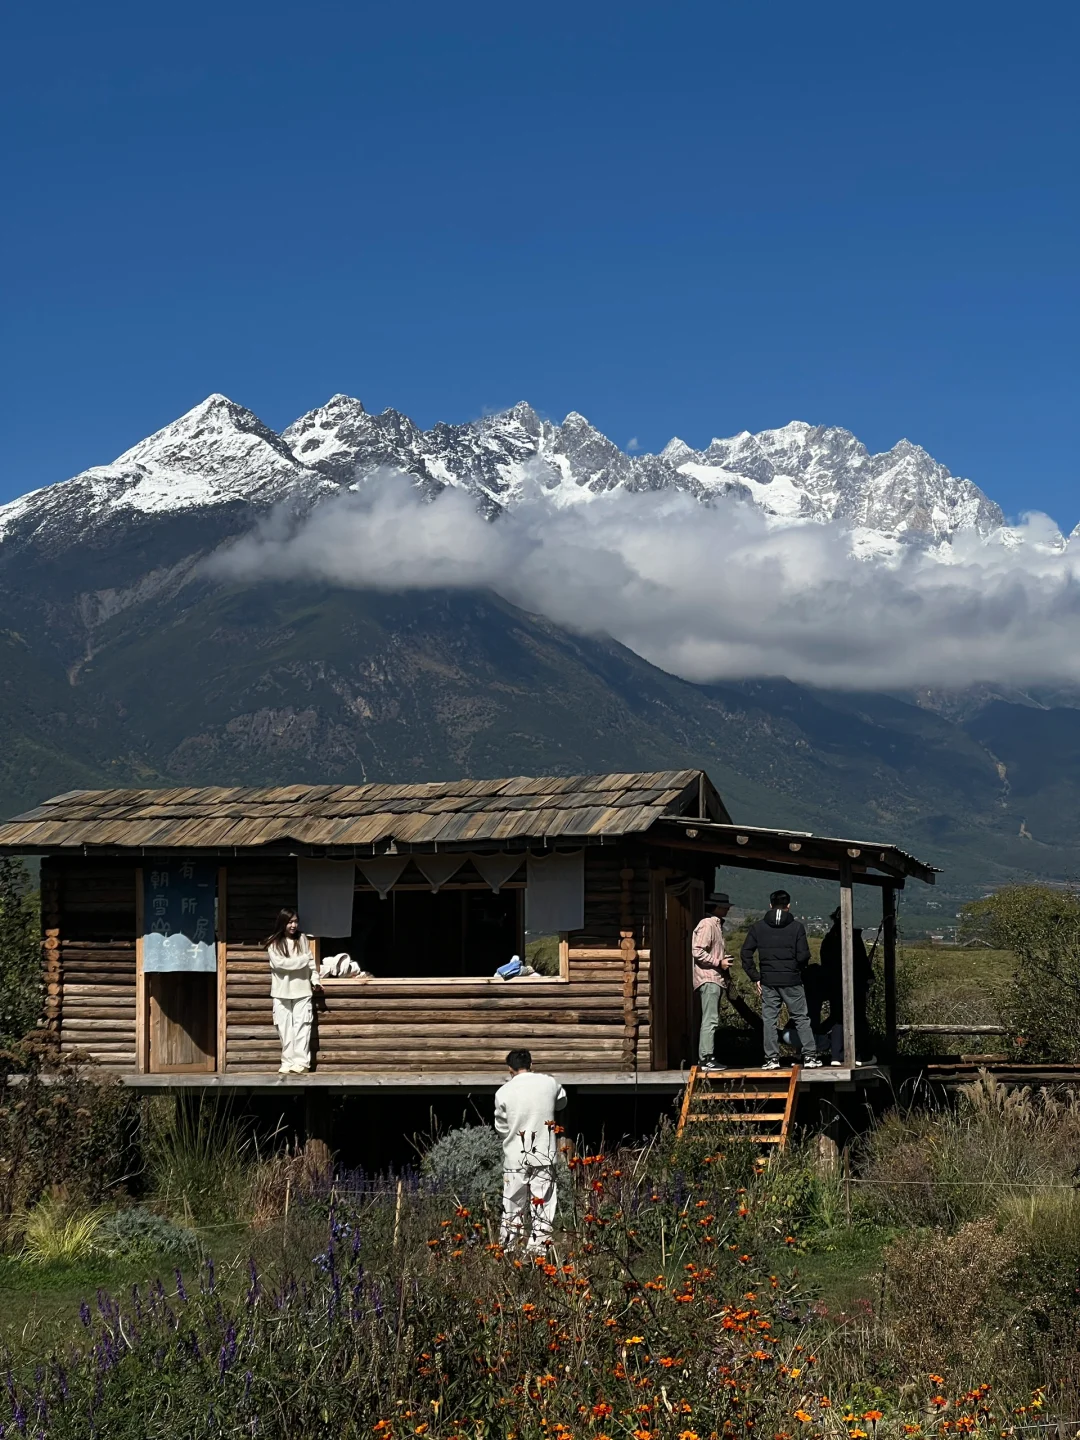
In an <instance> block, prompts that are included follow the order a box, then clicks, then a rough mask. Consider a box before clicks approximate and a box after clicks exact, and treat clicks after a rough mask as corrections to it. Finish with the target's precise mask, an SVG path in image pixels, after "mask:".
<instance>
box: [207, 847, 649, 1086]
mask: <svg viewBox="0 0 1080 1440" xmlns="http://www.w3.org/2000/svg"><path fill="white" fill-rule="evenodd" d="M284 863H285V864H286V865H287V864H288V862H284ZM585 877H586V878H585V925H584V928H583V929H582V930H580V931H574V932H573V933H572V934H571V935H570V936H569V958H568V978H567V979H566V980H559V981H556V980H551V981H547V980H544V981H520V982H517V983H515V982H513V981H510V982H508V983H504V982H502V981H487V980H476V981H472V980H454V981H449V982H447V983H445V984H439V983H438V982H432V981H430V980H424V981H419V980H418V981H415V982H409V981H408V980H385V981H378V980H374V981H372V980H365V981H355V980H339V981H329V982H327V984H326V987H325V1009H324V1010H322V1011H321V1012H320V1013H319V1014H318V1015H317V1019H316V1032H317V1034H316V1042H315V1047H316V1053H315V1063H316V1066H317V1068H318V1069H319V1070H322V1071H326V1072H335V1073H348V1072H363V1071H384V1072H385V1071H387V1070H397V1069H406V1070H420V1069H423V1070H425V1071H479V1070H492V1069H501V1068H502V1066H503V1063H504V1060H505V1056H506V1052H507V1050H509V1049H511V1048H513V1047H515V1046H525V1047H527V1048H528V1049H530V1050H531V1051H532V1052H533V1057H534V1061H535V1063H536V1065H537V1066H538V1067H541V1068H544V1069H551V1070H560V1069H561V1070H580V1071H599V1072H605V1071H606V1072H610V1071H620V1070H627V1069H633V1068H634V1066H635V1064H636V1065H638V1066H640V1067H641V1068H643V1069H648V1068H649V1064H650V1048H651V1042H650V1030H649V998H650V996H649V939H650V935H649V924H650V915H649V903H650V884H649V872H648V866H647V862H646V861H643V860H641V859H640V858H639V859H637V860H636V861H635V860H634V859H628V858H627V857H625V856H620V855H619V854H618V853H617V852H616V850H614V849H612V850H611V851H610V852H608V851H603V852H599V851H597V852H587V853H586V869H585ZM286 878H288V884H287V885H286V884H285V881H286ZM295 884H296V880H295V867H293V868H292V872H291V875H290V876H289V877H286V874H285V871H284V870H282V873H281V875H280V877H274V876H271V875H269V874H268V872H267V869H266V866H265V862H261V863H260V866H259V868H258V869H255V868H253V867H252V866H249V864H248V863H247V862H239V863H234V864H232V865H230V866H229V877H228V945H227V962H226V963H227V971H226V1001H225V1004H226V1056H225V1060H226V1068H227V1070H229V1071H230V1072H243V1071H249V1072H251V1073H252V1074H254V1073H259V1072H261V1073H265V1072H266V1071H268V1070H276V1069H277V1066H278V1063H279V1060H280V1057H281V1051H280V1047H279V1044H278V1038H277V1032H276V1031H275V1029H274V1025H273V1018H272V1013H271V1004H270V979H269V973H268V970H267V964H266V954H265V951H264V950H263V949H262V947H261V945H260V944H259V940H260V939H261V938H262V936H264V935H265V934H266V932H267V930H268V929H269V928H270V926H271V923H272V921H273V918H274V915H275V914H276V912H277V908H278V906H280V905H281V904H283V903H284V904H290V903H295ZM290 887H291V888H290Z"/></svg>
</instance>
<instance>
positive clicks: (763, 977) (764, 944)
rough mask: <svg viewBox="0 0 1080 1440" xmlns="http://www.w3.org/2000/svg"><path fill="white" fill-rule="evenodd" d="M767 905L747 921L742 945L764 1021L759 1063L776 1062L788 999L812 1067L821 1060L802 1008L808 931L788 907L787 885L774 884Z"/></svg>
mask: <svg viewBox="0 0 1080 1440" xmlns="http://www.w3.org/2000/svg"><path fill="white" fill-rule="evenodd" d="M769 906H770V909H769V913H768V914H767V915H765V916H764V917H763V918H762V919H761V920H755V921H754V923H753V925H751V926H750V929H749V931H748V932H747V935H746V939H745V940H744V941H743V947H742V963H743V969H744V970H745V971H746V973H747V975H749V976H750V979H751V980H753V982H754V984H755V985H756V986H757V992H758V994H759V995H760V996H761V1020H762V1023H763V1025H764V1026H765V1063H764V1065H763V1066H762V1067H761V1068H762V1069H763V1070H779V1068H780V1041H779V1036H778V1035H777V1033H776V1032H777V1027H778V1026H779V1024H780V1007H781V1005H786V1006H787V1008H788V1014H789V1015H790V1016H791V1021H792V1024H793V1025H794V1026H795V1029H796V1030H797V1031H798V1035H799V1044H800V1045H801V1046H802V1052H803V1062H802V1063H803V1064H804V1065H805V1066H807V1067H808V1068H809V1069H812V1070H816V1069H818V1068H819V1067H820V1065H821V1061H820V1060H819V1059H818V1058H817V1054H816V1047H815V1044H814V1032H813V1030H812V1029H811V1028H810V1016H809V1015H808V1014H807V1011H806V991H805V990H804V989H803V971H804V970H805V968H806V966H807V964H808V963H809V961H810V946H809V945H808V944H807V940H806V931H805V930H804V929H803V926H802V921H800V920H796V919H795V916H794V915H792V913H791V896H790V895H789V894H788V893H787V891H786V890H774V891H773V893H772V894H771V895H770V896H769ZM755 952H756V953H757V957H758V960H757V963H755V960H754V954H755ZM758 964H760V966H761V969H760V971H759V970H758Z"/></svg>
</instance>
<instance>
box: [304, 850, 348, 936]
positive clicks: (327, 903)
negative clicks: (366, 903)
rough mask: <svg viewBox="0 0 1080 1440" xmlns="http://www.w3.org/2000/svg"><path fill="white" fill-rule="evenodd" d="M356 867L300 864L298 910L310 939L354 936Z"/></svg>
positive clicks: (332, 863)
mask: <svg viewBox="0 0 1080 1440" xmlns="http://www.w3.org/2000/svg"><path fill="white" fill-rule="evenodd" d="M355 889H356V866H355V865H354V864H353V862H352V861H351V860H297V862H296V908H297V911H298V912H299V915H300V927H301V929H302V930H303V931H304V933H305V934H307V935H332V936H333V935H351V934H352V913H353V892H354V890H355Z"/></svg>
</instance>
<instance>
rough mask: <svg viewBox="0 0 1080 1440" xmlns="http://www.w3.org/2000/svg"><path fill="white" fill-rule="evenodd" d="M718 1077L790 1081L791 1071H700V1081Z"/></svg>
mask: <svg viewBox="0 0 1080 1440" xmlns="http://www.w3.org/2000/svg"><path fill="white" fill-rule="evenodd" d="M707 1075H709V1076H711V1075H716V1076H718V1077H719V1078H720V1079H721V1080H779V1079H780V1078H781V1077H783V1078H784V1079H785V1080H790V1078H791V1071H790V1070H699V1071H698V1079H699V1080H701V1079H704V1078H705V1076H707Z"/></svg>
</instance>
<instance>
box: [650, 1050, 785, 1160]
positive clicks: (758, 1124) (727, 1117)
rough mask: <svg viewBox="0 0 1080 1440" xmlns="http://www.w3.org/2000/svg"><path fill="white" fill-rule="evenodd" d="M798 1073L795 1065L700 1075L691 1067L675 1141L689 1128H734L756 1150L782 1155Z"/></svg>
mask: <svg viewBox="0 0 1080 1440" xmlns="http://www.w3.org/2000/svg"><path fill="white" fill-rule="evenodd" d="M800 1074H801V1069H800V1067H799V1066H798V1065H793V1066H792V1068H791V1069H790V1070H702V1069H700V1068H699V1067H698V1066H697V1065H695V1066H694V1068H693V1069H692V1070H691V1071H690V1079H689V1080H688V1082H687V1085H686V1090H685V1091H684V1092H683V1102H682V1109H681V1111H680V1113H679V1126H678V1129H677V1130H676V1132H675V1133H676V1136H677V1137H679V1136H681V1135H682V1134H683V1132H684V1131H685V1129H686V1127H687V1125H700V1124H703V1123H704V1122H706V1121H712V1122H713V1124H716V1125H730V1126H732V1129H733V1131H734V1133H736V1134H738V1135H739V1136H740V1138H742V1139H746V1140H749V1141H750V1142H751V1143H752V1144H754V1145H776V1146H779V1148H780V1149H781V1150H782V1149H783V1148H784V1146H785V1145H786V1144H787V1138H788V1134H789V1132H790V1130H791V1122H792V1120H793V1119H794V1118H795V1096H796V1093H797V1092H798V1089H799V1076H800ZM744 1125H745V1126H746V1129H745V1130H743V1129H742V1128H741V1127H742V1126H744ZM735 1127H740V1128H738V1129H737V1130H736V1129H735Z"/></svg>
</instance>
